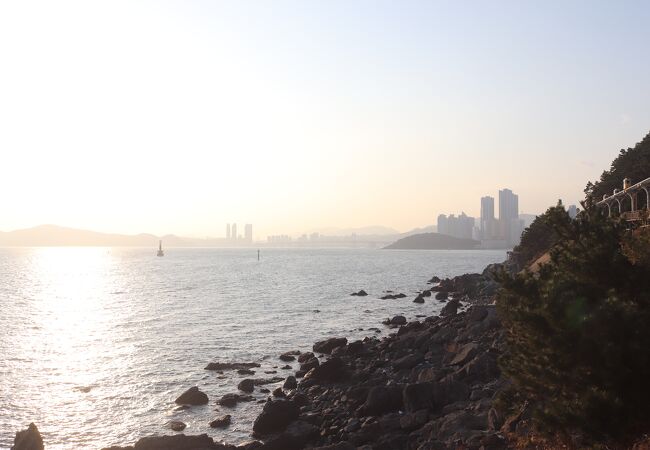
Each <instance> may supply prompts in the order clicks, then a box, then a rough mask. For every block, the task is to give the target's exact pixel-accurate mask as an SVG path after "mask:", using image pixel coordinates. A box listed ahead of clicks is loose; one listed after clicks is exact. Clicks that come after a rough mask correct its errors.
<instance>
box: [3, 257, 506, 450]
mask: <svg viewBox="0 0 650 450" xmlns="http://www.w3.org/2000/svg"><path fill="white" fill-rule="evenodd" d="M504 258H505V252H504V251H403V250H376V249H368V250H363V249H289V250H283V249H262V253H261V260H260V261H258V260H257V251H256V249H236V250H235V249H228V250H225V249H169V250H168V251H167V253H166V256H165V257H164V258H157V257H156V256H155V252H154V251H152V250H150V249H107V248H24V249H17V248H14V249H0V448H2V449H5V448H9V447H10V446H11V444H12V442H13V437H14V432H15V431H16V430H19V429H23V428H25V426H26V425H27V424H29V423H30V422H34V423H36V424H37V425H38V427H39V429H40V430H41V433H42V434H43V437H44V440H45V443H46V448H48V449H96V450H98V449H100V448H102V447H103V446H109V445H120V444H123V445H126V444H133V443H134V442H135V441H136V440H137V439H139V438H141V437H143V436H147V435H152V434H171V433H173V432H172V431H171V430H170V429H169V422H170V421H171V420H181V421H183V422H185V423H186V424H187V428H186V430H185V431H184V432H185V433H186V434H199V433H208V434H209V435H210V436H212V437H214V438H215V439H217V440H225V441H228V442H233V443H237V442H243V441H246V440H249V439H250V431H251V426H252V422H253V420H254V418H255V417H256V415H257V414H258V412H259V411H260V409H261V406H262V405H260V404H258V403H254V402H252V403H241V404H239V405H238V406H237V407H235V408H233V409H228V408H223V407H219V406H218V405H217V404H216V400H217V399H218V398H219V397H220V396H221V395H223V394H226V393H229V392H237V383H238V382H239V381H240V380H241V379H243V378H245V377H244V376H239V375H237V373H236V372H225V373H224V375H225V376H221V377H220V376H219V375H218V374H217V373H215V372H210V371H206V370H204V367H205V366H206V364H207V363H209V362H211V361H223V362H230V361H253V362H259V363H260V364H261V365H262V367H260V368H259V369H256V372H257V373H256V374H255V375H254V377H272V376H282V377H285V376H287V375H289V374H293V371H288V370H281V369H280V367H282V366H283V365H284V364H285V363H284V362H282V361H280V360H279V359H278V355H279V354H280V353H282V352H285V351H288V350H294V349H297V350H301V351H308V350H311V345H312V344H313V342H314V341H316V340H319V339H322V338H326V337H331V336H347V337H348V338H349V339H350V338H362V337H364V336H383V335H385V334H387V333H388V332H389V330H388V329H387V328H385V327H383V326H382V325H381V323H380V322H381V320H382V319H384V318H386V317H388V316H393V315H395V314H404V315H406V316H407V317H408V318H414V317H415V316H416V315H418V314H425V315H432V314H436V313H437V312H438V311H439V309H440V308H441V306H442V305H441V304H440V303H438V302H437V301H435V300H433V299H432V298H427V299H426V302H425V303H424V304H415V303H413V302H412V300H413V298H414V297H415V293H416V292H417V291H418V290H421V289H423V288H425V287H427V284H426V281H427V280H428V279H429V278H430V277H431V276H433V275H438V276H440V277H447V276H454V275H459V274H462V273H467V272H476V271H481V270H482V269H483V268H484V267H485V266H486V265H487V264H489V263H493V262H499V261H502V260H504ZM359 289H365V290H366V291H367V292H368V293H369V294H370V295H368V296H367V297H351V296H350V295H349V294H350V293H351V292H354V291H358V290H359ZM385 290H393V291H395V292H404V293H405V294H407V295H408V297H407V298H404V299H399V300H380V299H379V298H378V297H379V296H380V295H382V294H383V291H385ZM317 311H319V312H317ZM369 327H378V328H380V329H382V333H381V334H376V333H375V332H374V331H370V330H368V328H369ZM361 329H362V330H361ZM292 365H293V367H294V369H293V370H295V369H297V367H296V364H292ZM274 370H275V371H277V373H276V374H265V373H264V372H266V371H274ZM194 385H197V386H199V387H200V389H201V390H203V391H204V392H206V393H207V394H208V396H209V397H210V403H209V404H208V405H205V406H198V407H192V408H191V409H188V410H182V411H177V410H175V407H176V405H175V404H174V399H175V398H176V397H177V396H178V395H180V394H181V393H182V392H183V391H184V390H185V389H187V388H189V387H191V386H194ZM276 386H277V385H270V386H267V387H269V388H271V390H272V389H273V388H274V387H276ZM254 396H255V397H256V398H259V399H264V398H266V395H264V394H261V393H259V391H258V389H256V392H255V393H254ZM223 414H231V415H232V416H233V423H232V425H231V426H230V428H228V429H226V430H214V429H211V428H210V427H209V426H208V423H209V422H210V421H211V420H213V419H214V418H216V417H217V416H220V415H223Z"/></svg>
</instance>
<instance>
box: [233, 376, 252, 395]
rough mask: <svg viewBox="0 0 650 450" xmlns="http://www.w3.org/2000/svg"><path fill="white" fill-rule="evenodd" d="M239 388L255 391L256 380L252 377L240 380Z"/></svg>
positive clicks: (245, 390)
mask: <svg viewBox="0 0 650 450" xmlns="http://www.w3.org/2000/svg"><path fill="white" fill-rule="evenodd" d="M237 389H239V390H240V391H244V392H253V390H254V389H255V382H254V381H253V380H251V379H250V378H245V379H243V380H241V381H240V382H239V384H238V385H237Z"/></svg>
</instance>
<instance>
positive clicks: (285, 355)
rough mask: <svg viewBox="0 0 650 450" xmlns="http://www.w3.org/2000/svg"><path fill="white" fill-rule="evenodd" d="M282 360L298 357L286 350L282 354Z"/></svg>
mask: <svg viewBox="0 0 650 450" xmlns="http://www.w3.org/2000/svg"><path fill="white" fill-rule="evenodd" d="M280 360H282V361H285V362H289V361H295V360H296V357H295V356H294V355H293V354H292V353H291V352H286V353H283V354H281V355H280Z"/></svg>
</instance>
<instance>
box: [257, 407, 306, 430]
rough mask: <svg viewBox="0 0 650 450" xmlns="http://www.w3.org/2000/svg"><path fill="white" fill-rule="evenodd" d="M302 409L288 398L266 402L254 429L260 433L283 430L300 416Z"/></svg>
mask: <svg viewBox="0 0 650 450" xmlns="http://www.w3.org/2000/svg"><path fill="white" fill-rule="evenodd" d="M299 413H300V409H299V408H298V406H297V405H296V404H294V403H293V402H291V401H287V400H274V401H270V402H266V404H264V408H263V409H262V412H261V413H260V415H259V416H257V418H256V419H255V422H254V423H253V431H254V432H255V433H257V434H259V435H266V434H270V433H277V432H280V431H283V430H284V429H285V428H286V427H287V425H289V424H290V423H291V422H293V421H294V420H296V419H297V418H298V414H299Z"/></svg>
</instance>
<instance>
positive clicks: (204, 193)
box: [0, 0, 650, 238]
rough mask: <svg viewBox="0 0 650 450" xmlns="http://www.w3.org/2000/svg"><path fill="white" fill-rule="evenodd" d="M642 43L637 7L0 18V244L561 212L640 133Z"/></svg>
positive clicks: (124, 6) (266, 4) (378, 5)
mask: <svg viewBox="0 0 650 450" xmlns="http://www.w3.org/2000/svg"><path fill="white" fill-rule="evenodd" d="M648 23H650V2H647V1H643V0H639V1H606V2H598V1H593V0H589V1H557V2H551V1H520V0H518V1H456V0H454V1H445V2H437V1H422V2H418V1H377V0H373V1H354V0H341V1H324V0H323V1H309V0H300V1H292V2H287V1H277V0H274V1H272V2H271V1H261V0H260V1H242V0H232V1H229V2H225V1H222V2H218V1H205V2H198V1H186V0H183V1H180V0H179V1H177V2H162V1H156V2H135V1H115V0H111V1H101V2H99V1H86V0H84V1H79V2H63V1H56V2H53V1H49V0H48V1H44V2H42V3H41V2H38V3H37V2H30V1H24V0H20V1H19V0H14V1H3V2H1V3H0V152H1V153H0V154H1V155H2V163H1V165H0V167H1V173H0V189H1V193H2V194H1V195H0V199H1V203H0V205H1V208H2V210H1V211H2V212H1V213H0V230H9V229H14V228H20V227H26V226H32V225H37V224H40V223H55V224H60V225H68V226H76V227H83V228H90V229H95V230H99V231H116V232H127V233H137V232H143V231H147V232H153V233H160V234H164V233H176V234H183V235H195V236H204V235H210V236H220V235H223V234H224V233H225V223H226V222H232V221H237V222H239V223H240V224H243V223H245V222H252V223H253V224H255V235H256V236H257V237H260V238H261V237H264V236H266V235H267V234H271V233H280V232H284V233H294V232H299V231H302V230H307V229H311V228H315V227H319V226H342V227H355V226H363V225H371V224H382V225H387V226H391V227H394V228H397V229H399V230H401V231H405V230H407V229H409V228H412V227H415V226H422V225H427V224H431V223H434V220H435V219H434V218H435V217H436V216H437V214H439V213H450V212H459V211H461V210H464V211H465V212H467V213H468V214H473V215H478V213H479V198H480V197H481V196H482V195H485V194H490V195H493V196H496V195H497V191H498V189H499V188H503V187H509V188H511V189H512V190H514V191H515V192H516V193H518V194H519V198H520V209H521V211H522V212H540V211H543V210H544V209H545V208H546V207H547V206H548V205H550V204H552V203H554V202H555V201H556V200H557V198H563V199H564V200H565V201H566V202H569V203H570V202H575V201H577V200H579V199H580V198H581V197H582V189H583V188H584V184H585V182H586V181H587V180H589V179H594V178H596V177H598V176H599V174H600V172H601V171H602V170H603V169H605V168H607V167H608V165H609V163H610V161H611V160H612V159H613V157H615V155H616V154H617V152H618V150H619V149H620V148H623V147H628V146H632V145H634V144H635V143H636V142H637V141H639V140H641V138H642V137H643V136H644V135H645V134H646V133H647V132H648V131H650V87H649V84H648V81H649V80H650V58H648V52H649V51H650V50H649V48H650V46H649V44H650V27H649V26H648ZM648 175H649V176H650V174H648ZM240 227H241V225H240Z"/></svg>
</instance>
